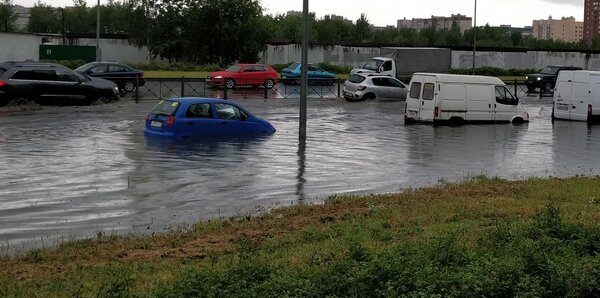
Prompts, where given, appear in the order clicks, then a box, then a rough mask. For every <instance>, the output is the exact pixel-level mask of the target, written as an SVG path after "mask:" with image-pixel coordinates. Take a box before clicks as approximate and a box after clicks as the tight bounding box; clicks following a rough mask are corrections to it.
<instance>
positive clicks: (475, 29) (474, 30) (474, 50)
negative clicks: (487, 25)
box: [473, 0, 477, 74]
mask: <svg viewBox="0 0 600 298" xmlns="http://www.w3.org/2000/svg"><path fill="white" fill-rule="evenodd" d="M476 41H477V0H475V13H474V15H473V74H475V52H476V48H475V43H476Z"/></svg>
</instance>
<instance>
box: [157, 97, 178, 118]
mask: <svg viewBox="0 0 600 298" xmlns="http://www.w3.org/2000/svg"><path fill="white" fill-rule="evenodd" d="M178 107H179V102H176V101H170V100H161V101H160V102H159V103H158V104H157V105H156V106H154V109H152V114H155V115H164V116H173V115H175V112H176V111H177V108H178Z"/></svg>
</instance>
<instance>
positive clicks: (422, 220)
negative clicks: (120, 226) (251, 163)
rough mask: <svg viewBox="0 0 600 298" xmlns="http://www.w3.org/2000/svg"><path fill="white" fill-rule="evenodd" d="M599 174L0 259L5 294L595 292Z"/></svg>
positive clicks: (481, 181) (482, 181) (330, 206)
mask: <svg viewBox="0 0 600 298" xmlns="http://www.w3.org/2000/svg"><path fill="white" fill-rule="evenodd" d="M599 182H600V178H597V177H596V178H585V177H577V178H569V179H529V180H525V181H514V182H511V181H505V180H502V179H494V178H485V177H478V178H473V179H470V180H468V181H465V182H462V183H458V184H448V185H442V186H439V187H434V188H425V189H417V190H408V191H405V192H403V193H399V194H386V195H370V196H333V197H331V198H329V199H328V200H327V202H326V203H325V204H323V205H311V206H294V207H289V208H282V209H277V210H274V211H272V212H271V213H269V214H265V215H263V216H260V217H256V218H250V217H245V216H237V217H234V218H230V219H220V220H214V221H209V222H204V223H198V224H197V225H195V226H194V227H193V228H191V229H189V230H182V231H177V232H171V233H168V234H161V235H154V236H152V237H116V236H115V237H108V236H105V235H102V234H99V235H98V237H97V238H96V239H91V240H83V241H74V242H69V243H65V244H63V245H61V246H60V247H59V248H57V249H54V250H37V251H32V252H29V253H27V254H25V255H22V256H18V257H15V258H8V257H5V258H2V259H0V296H2V297H6V296H9V297H12V296H16V297H37V296H42V297H48V296H52V297H54V296H61V297H62V296H98V297H107V296H111V297H113V296H119V297H120V296H123V297H125V296H145V297H146V296H155V297H187V296H209V297H214V296H237V297H240V296H243V297H281V296H303V297H306V296H312V297H314V296H318V297H322V296H344V297H347V296H354V297H357V296H358V297H364V296H401V295H404V296H420V297H424V296H426V297H430V296H450V297H455V296H462V297H473V296H476V297H481V296H502V297H508V296H510V297H513V296H528V297H540V296H545V297H556V296H577V297H581V296H594V297H597V296H600V258H599V257H598V252H599V251H600V224H599V223H600V183H599Z"/></svg>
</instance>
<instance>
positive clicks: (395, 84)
mask: <svg viewBox="0 0 600 298" xmlns="http://www.w3.org/2000/svg"><path fill="white" fill-rule="evenodd" d="M386 80H387V82H388V86H390V87H396V88H404V87H406V86H404V84H402V83H401V82H400V81H397V80H394V79H386Z"/></svg>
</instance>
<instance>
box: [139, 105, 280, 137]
mask: <svg viewBox="0 0 600 298" xmlns="http://www.w3.org/2000/svg"><path fill="white" fill-rule="evenodd" d="M274 132H275V128H274V127H273V126H272V125H271V124H270V123H269V122H267V121H266V120H264V119H261V118H259V117H257V116H255V115H253V114H252V113H250V112H249V111H247V110H246V109H244V108H242V107H240V106H239V105H237V104H235V103H233V102H231V101H226V100H218V99H212V98H172V99H168V100H162V101H160V102H159V103H158V104H157V105H156V106H154V108H153V109H152V111H151V112H150V114H148V117H146V128H145V129H144V134H145V135H146V136H157V137H168V138H176V139H210V138H218V137H228V136H247V135H269V134H272V133H274Z"/></svg>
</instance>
